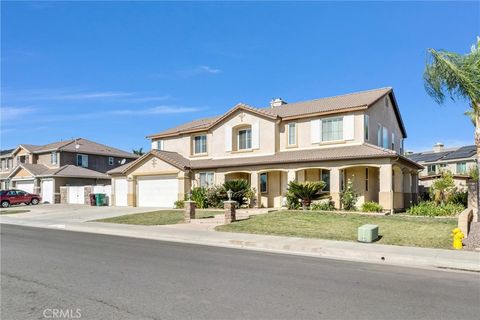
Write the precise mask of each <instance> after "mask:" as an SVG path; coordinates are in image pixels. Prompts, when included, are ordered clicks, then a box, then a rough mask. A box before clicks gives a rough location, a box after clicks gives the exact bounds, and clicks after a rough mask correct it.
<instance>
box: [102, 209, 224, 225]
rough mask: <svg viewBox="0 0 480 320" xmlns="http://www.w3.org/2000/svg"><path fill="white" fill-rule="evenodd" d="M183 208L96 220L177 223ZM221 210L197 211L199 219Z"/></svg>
mask: <svg viewBox="0 0 480 320" xmlns="http://www.w3.org/2000/svg"><path fill="white" fill-rule="evenodd" d="M183 212H184V211H183V210H159V211H151V212H142V213H135V214H127V215H124V216H119V217H113V218H107V219H100V220H95V222H110V223H123V224H137V225H144V226H153V225H164V224H177V223H182V222H183ZM221 213H222V212H221V211H208V210H205V211H203V210H198V209H197V211H196V218H197V219H204V218H212V217H213V216H214V215H216V214H221Z"/></svg>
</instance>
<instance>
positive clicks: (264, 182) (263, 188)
mask: <svg viewBox="0 0 480 320" xmlns="http://www.w3.org/2000/svg"><path fill="white" fill-rule="evenodd" d="M260 192H261V193H267V192H268V175H267V173H261V174H260Z"/></svg>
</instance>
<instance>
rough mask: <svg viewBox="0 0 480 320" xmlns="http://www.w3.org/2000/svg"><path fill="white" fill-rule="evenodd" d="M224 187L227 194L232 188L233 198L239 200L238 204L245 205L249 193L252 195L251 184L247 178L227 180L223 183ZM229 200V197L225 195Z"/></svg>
mask: <svg viewBox="0 0 480 320" xmlns="http://www.w3.org/2000/svg"><path fill="white" fill-rule="evenodd" d="M223 189H224V190H225V196H226V194H227V191H228V190H232V191H233V194H232V200H233V201H237V203H238V206H239V207H240V206H242V205H244V204H245V203H246V202H247V200H248V197H247V196H249V195H251V192H250V191H251V189H250V184H249V183H248V181H247V180H245V179H235V180H227V181H225V182H224V183H223ZM225 200H228V197H225Z"/></svg>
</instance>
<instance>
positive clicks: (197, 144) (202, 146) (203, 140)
mask: <svg viewBox="0 0 480 320" xmlns="http://www.w3.org/2000/svg"><path fill="white" fill-rule="evenodd" d="M193 152H194V154H200V153H207V136H206V135H201V136H195V137H194V138H193Z"/></svg>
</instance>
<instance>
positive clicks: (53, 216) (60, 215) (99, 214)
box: [1, 204, 162, 223]
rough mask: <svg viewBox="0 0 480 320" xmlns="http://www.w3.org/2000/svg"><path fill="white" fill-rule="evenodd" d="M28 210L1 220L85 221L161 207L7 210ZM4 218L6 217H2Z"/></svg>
mask: <svg viewBox="0 0 480 320" xmlns="http://www.w3.org/2000/svg"><path fill="white" fill-rule="evenodd" d="M23 209H25V210H30V212H26V213H16V214H8V215H5V214H2V215H1V219H2V220H9V219H15V220H16V219H18V220H34V221H52V222H56V223H61V222H85V221H89V220H97V219H104V218H111V217H116V216H122V215H125V214H133V213H140V212H148V211H155V210H159V209H162V208H133V207H95V206H88V205H82V204H39V205H36V206H23V205H22V206H14V207H11V208H9V209H7V210H6V211H8V210H23ZM3 218H6V219H3Z"/></svg>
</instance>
